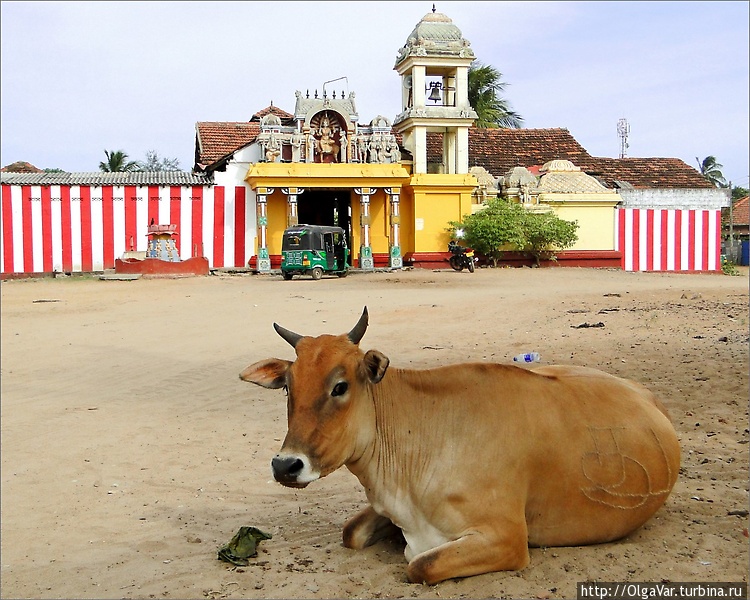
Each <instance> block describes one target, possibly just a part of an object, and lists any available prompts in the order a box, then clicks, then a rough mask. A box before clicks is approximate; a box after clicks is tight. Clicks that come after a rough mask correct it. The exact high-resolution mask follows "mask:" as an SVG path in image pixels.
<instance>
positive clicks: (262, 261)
mask: <svg viewBox="0 0 750 600" xmlns="http://www.w3.org/2000/svg"><path fill="white" fill-rule="evenodd" d="M256 193H257V198H256V201H255V206H256V216H257V221H258V265H257V269H258V272H259V273H270V272H271V256H270V255H269V253H268V206H267V199H268V196H270V195H271V194H273V188H266V187H259V188H258V189H257V190H256Z"/></svg>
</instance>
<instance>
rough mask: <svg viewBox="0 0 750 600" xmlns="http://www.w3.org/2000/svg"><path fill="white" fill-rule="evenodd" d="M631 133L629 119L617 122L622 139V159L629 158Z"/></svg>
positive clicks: (618, 132) (618, 133)
mask: <svg viewBox="0 0 750 600" xmlns="http://www.w3.org/2000/svg"><path fill="white" fill-rule="evenodd" d="M629 133H630V124H629V123H628V120H627V119H620V120H619V121H617V135H618V136H619V137H620V158H625V156H627V152H628V148H629V147H630V144H628V134H629Z"/></svg>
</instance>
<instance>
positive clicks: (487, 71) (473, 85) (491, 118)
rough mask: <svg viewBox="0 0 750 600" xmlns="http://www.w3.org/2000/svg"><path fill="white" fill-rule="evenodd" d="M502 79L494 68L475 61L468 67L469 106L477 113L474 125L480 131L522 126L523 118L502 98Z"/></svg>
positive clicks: (503, 90)
mask: <svg viewBox="0 0 750 600" xmlns="http://www.w3.org/2000/svg"><path fill="white" fill-rule="evenodd" d="M502 77H503V74H502V73H500V71H498V70H497V69H496V68H495V67H493V66H490V65H483V64H482V63H480V62H479V61H476V60H475V61H474V62H473V63H472V64H471V66H470V67H469V104H470V105H471V107H472V108H473V109H474V110H475V111H476V113H477V120H476V121H475V122H474V125H475V126H476V127H478V128H480V129H491V128H496V127H502V128H508V129H519V128H521V127H522V126H523V117H522V116H521V115H519V114H518V113H517V112H515V111H513V110H512V109H511V107H510V104H509V103H508V101H507V100H506V99H505V98H503V97H502V94H503V93H504V92H505V87H506V85H507V84H506V83H504V82H503V81H502Z"/></svg>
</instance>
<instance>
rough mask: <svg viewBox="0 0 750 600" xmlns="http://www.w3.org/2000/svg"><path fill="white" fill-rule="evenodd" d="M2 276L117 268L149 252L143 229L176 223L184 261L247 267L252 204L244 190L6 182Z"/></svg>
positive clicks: (0, 244)
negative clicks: (126, 256)
mask: <svg viewBox="0 0 750 600" xmlns="http://www.w3.org/2000/svg"><path fill="white" fill-rule="evenodd" d="M0 187H2V204H1V206H2V210H1V211H0V218H1V220H2V226H1V227H0V235H1V236H2V239H1V240H0V265H1V266H2V274H3V275H9V274H19V273H23V274H31V273H39V274H41V273H53V272H89V271H103V270H105V269H111V268H114V265H115V259H116V258H120V257H121V256H122V254H123V252H125V251H126V250H141V251H142V250H146V246H147V242H148V238H147V235H146V230H147V228H148V225H149V223H151V221H152V219H153V221H154V223H157V224H170V223H171V224H176V225H177V231H178V235H177V236H176V240H175V243H176V246H177V249H178V251H179V253H180V258H181V259H182V260H185V259H188V258H191V257H192V256H205V257H206V258H207V259H208V261H209V265H210V266H211V267H213V268H221V267H244V266H246V265H247V260H248V259H249V258H250V256H252V255H253V254H254V253H255V246H254V244H255V212H254V210H255V209H254V206H255V204H254V201H253V200H252V198H251V193H250V192H249V190H248V189H247V188H245V187H243V186H237V187H234V188H225V187H224V186H117V185H104V186H85V185H81V186H75V185H73V186H70V185H50V186H34V185H2V186H0Z"/></svg>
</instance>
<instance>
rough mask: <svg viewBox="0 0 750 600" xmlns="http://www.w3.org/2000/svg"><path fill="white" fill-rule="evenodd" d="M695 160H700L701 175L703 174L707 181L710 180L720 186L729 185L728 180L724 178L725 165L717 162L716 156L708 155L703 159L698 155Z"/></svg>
mask: <svg viewBox="0 0 750 600" xmlns="http://www.w3.org/2000/svg"><path fill="white" fill-rule="evenodd" d="M695 160H696V161H697V162H698V167H700V172H701V175H703V177H704V178H705V179H706V180H707V181H710V182H711V183H712V184H713V185H715V186H716V187H718V188H725V187H727V185H728V184H727V180H726V179H724V174H723V173H722V172H721V170H722V169H723V168H724V165H722V164H721V163H718V162H716V157H715V156H707V157H706V158H704V159H703V160H701V159H700V158H698V157H697V156H696V157H695Z"/></svg>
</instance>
